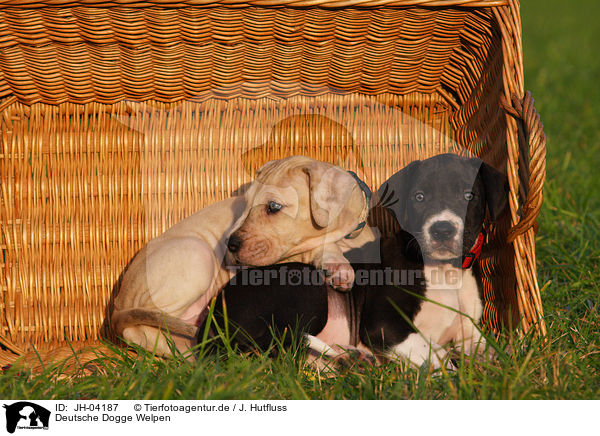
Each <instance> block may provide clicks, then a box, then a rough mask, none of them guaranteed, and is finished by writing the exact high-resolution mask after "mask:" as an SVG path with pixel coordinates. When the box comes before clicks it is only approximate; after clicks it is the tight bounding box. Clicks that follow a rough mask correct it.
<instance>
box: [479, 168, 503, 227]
mask: <svg viewBox="0 0 600 436" xmlns="http://www.w3.org/2000/svg"><path fill="white" fill-rule="evenodd" d="M479 174H480V175H481V180H482V181H483V186H484V189H485V198H486V202H487V207H488V210H489V211H490V218H491V219H492V221H496V220H497V219H498V218H499V217H500V214H502V211H503V210H504V208H505V207H506V205H507V204H508V190H509V186H508V177H506V175H504V174H502V173H501V172H500V171H498V170H496V169H495V168H493V167H491V166H489V165H488V164H486V163H483V162H482V163H481V167H480V168H479Z"/></svg>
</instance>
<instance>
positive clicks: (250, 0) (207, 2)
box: [0, 0, 510, 9]
mask: <svg viewBox="0 0 600 436" xmlns="http://www.w3.org/2000/svg"><path fill="white" fill-rule="evenodd" d="M509 3H510V0H108V1H99V0H79V1H72V0H42V1H34V0H0V8H2V7H11V8H20V9H34V8H35V9H39V8H45V7H62V8H67V7H79V6H83V7H95V8H108V7H127V8H146V7H167V8H175V7H189V6H195V7H215V6H226V7H248V6H260V7H291V8H293V7H302V8H305V7H320V8H343V7H357V8H374V7H385V6H388V7H472V8H480V7H499V6H506V5H508V4H509Z"/></svg>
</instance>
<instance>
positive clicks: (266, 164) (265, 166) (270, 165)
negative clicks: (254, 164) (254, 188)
mask: <svg viewBox="0 0 600 436" xmlns="http://www.w3.org/2000/svg"><path fill="white" fill-rule="evenodd" d="M277 162H279V161H278V160H270V161H269V162H267V163H265V164H264V165H262V166H261V167H260V168H259V169H257V170H256V177H258V176H259V175H260V173H262V172H264V171H265V170H267V169H268V168H270V167H272V166H273V165H275V164H276V163H277Z"/></svg>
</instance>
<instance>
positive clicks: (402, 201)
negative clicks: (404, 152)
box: [377, 160, 421, 227]
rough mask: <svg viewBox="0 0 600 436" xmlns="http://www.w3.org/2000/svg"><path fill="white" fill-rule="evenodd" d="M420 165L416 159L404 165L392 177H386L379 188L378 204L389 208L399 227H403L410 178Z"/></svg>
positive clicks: (405, 217)
mask: <svg viewBox="0 0 600 436" xmlns="http://www.w3.org/2000/svg"><path fill="white" fill-rule="evenodd" d="M420 166H421V161H420V160H416V161H413V162H411V163H410V164H408V165H407V166H405V167H404V168H403V169H402V170H400V171H398V172H397V173H396V174H394V175H393V176H392V177H390V178H389V179H387V180H386V181H385V182H383V184H382V185H381V187H380V188H379V190H378V191H377V195H378V197H379V200H378V206H380V207H383V208H385V209H388V210H390V211H391V212H393V213H394V215H395V216H396V220H397V221H398V224H400V226H401V227H405V225H406V221H407V216H406V205H407V204H408V192H409V190H410V187H411V186H412V179H413V177H414V175H415V174H416V172H417V170H418V168H419V167H420Z"/></svg>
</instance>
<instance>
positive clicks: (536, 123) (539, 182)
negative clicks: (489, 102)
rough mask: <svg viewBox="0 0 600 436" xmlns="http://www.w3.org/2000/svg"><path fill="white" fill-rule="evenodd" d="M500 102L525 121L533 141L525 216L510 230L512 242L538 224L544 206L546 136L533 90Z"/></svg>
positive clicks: (509, 236)
mask: <svg viewBox="0 0 600 436" xmlns="http://www.w3.org/2000/svg"><path fill="white" fill-rule="evenodd" d="M500 104H501V105H502V107H503V108H504V110H506V112H507V113H509V114H510V115H512V116H513V117H515V118H516V119H517V120H519V121H522V123H523V124H522V126H523V130H524V132H525V139H526V141H527V143H528V144H529V187H528V190H527V200H526V201H525V204H524V205H523V207H522V211H523V212H522V216H521V219H520V220H519V222H518V223H517V224H515V225H514V226H513V227H512V228H511V229H510V230H509V232H508V236H507V240H508V242H512V241H514V240H515V239H516V238H517V236H519V235H522V234H523V233H525V232H527V231H528V230H529V229H530V228H531V227H533V226H534V224H535V221H536V219H537V217H538V215H539V214H540V209H541V208H542V200H543V195H542V188H543V186H544V181H545V180H546V135H545V134H544V126H543V125H542V122H541V121H540V116H539V114H538V113H537V111H536V110H535V107H534V105H533V97H532V96H531V93H530V92H529V91H527V92H526V93H525V96H524V97H523V98H519V97H517V96H516V95H515V94H513V95H512V102H508V101H507V100H506V99H505V98H504V96H501V97H500Z"/></svg>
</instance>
